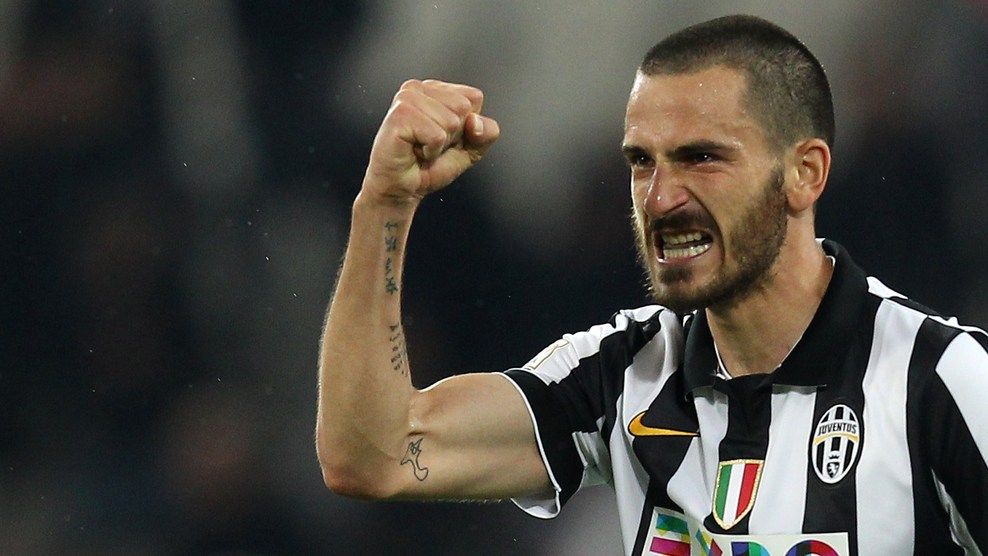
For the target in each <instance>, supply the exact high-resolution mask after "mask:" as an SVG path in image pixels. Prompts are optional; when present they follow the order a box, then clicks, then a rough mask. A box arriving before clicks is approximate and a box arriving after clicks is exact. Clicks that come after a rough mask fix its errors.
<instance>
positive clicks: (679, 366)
mask: <svg viewBox="0 0 988 556" xmlns="http://www.w3.org/2000/svg"><path fill="white" fill-rule="evenodd" d="M482 104H483V96H482V94H481V92H480V91H478V90H477V89H474V88H472V87H467V86H464V85H452V84H447V83H441V82H437V81H424V82H418V81H409V82H407V83H405V84H404V85H403V86H402V88H401V90H400V91H399V92H398V94H397V95H396V96H395V99H394V103H393V104H392V106H391V110H390V111H389V112H388V114H387V116H386V117H385V119H384V122H383V124H382V126H381V129H380V131H379V133H378V135H377V137H376V139H375V141H374V146H373V149H372V151H371V157H370V163H369V165H368V168H367V173H366V176H365V178H364V183H363V187H362V190H361V192H360V194H359V195H358V197H357V199H356V201H355V202H354V206H353V222H352V228H351V236H350V244H349V247H348V250H347V255H346V259H345V262H344V264H343V268H342V270H341V274H340V277H339V282H338V284H337V290H336V294H335V297H334V300H333V303H332V304H331V307H330V310H329V315H328V319H327V324H326V330H325V333H324V336H323V341H322V349H321V353H320V363H321V368H320V399H319V417H318V423H317V448H318V453H319V459H320V462H321V464H322V469H323V474H324V477H325V480H326V483H327V485H328V486H329V487H330V488H331V489H333V490H334V491H336V492H339V493H341V494H347V495H353V496H361V497H370V498H389V499H450V498H455V499H492V498H494V499H499V498H507V497H510V498H513V499H514V501H515V503H516V504H518V505H519V506H520V507H521V508H523V509H524V510H525V511H527V512H529V513H530V514H532V515H535V516H539V517H553V516H555V515H556V514H557V513H558V512H559V510H560V508H561V506H562V505H564V504H565V503H566V501H567V500H568V499H569V498H570V497H571V496H572V495H573V494H574V493H575V492H576V491H577V490H578V489H579V488H581V487H584V486H587V485H592V484H595V483H602V482H606V483H609V484H611V485H613V487H614V489H615V491H616V494H617V501H618V510H619V517H620V520H621V529H622V536H623V540H624V545H625V552H626V553H628V554H721V553H730V554H774V555H787V554H788V555H800V554H816V555H825V554H826V555H829V554H840V555H846V554H910V553H935V554H954V553H956V554H962V553H969V554H978V553H980V552H981V551H984V550H985V549H986V548H988V505H986V504H985V503H984V502H983V501H982V497H983V496H984V495H985V493H988V467H986V457H985V456H986V455H988V408H986V406H985V404H983V403H982V402H981V399H980V398H981V397H982V396H983V395H984V394H986V393H988V354H986V349H985V348H986V346H988V337H986V335H985V333H984V332H982V331H980V330H977V329H974V328H968V327H962V326H960V325H958V324H957V323H956V321H954V320H946V319H943V318H941V317H938V316H936V315H933V314H931V312H930V311H928V310H926V309H924V308H922V307H921V306H918V305H917V304H915V303H913V302H911V301H909V300H907V299H906V298H904V297H902V296H901V295H899V294H897V293H896V292H894V291H892V290H890V289H888V288H887V287H885V286H884V285H882V284H881V283H880V282H879V281H877V280H876V279H874V278H870V277H867V276H866V275H865V274H864V272H863V271H862V270H861V269H859V268H858V267H857V266H856V265H855V263H854V262H853V261H852V260H851V258H850V256H849V255H848V254H847V253H846V252H845V251H844V250H843V249H842V248H841V247H840V246H838V245H837V244H836V243H833V242H830V241H821V240H817V239H816V237H815V233H814V224H813V216H814V205H815V203H816V201H817V199H818V198H819V197H820V195H821V194H822V193H823V190H824V188H825V185H826V182H827V175H828V172H829V169H830V146H831V144H832V142H833V108H832V104H831V96H830V89H829V85H828V83H827V79H826V77H825V75H824V73H823V70H822V68H821V67H820V65H819V63H818V62H817V60H816V59H815V58H814V57H813V55H812V54H811V53H810V52H809V50H807V49H806V47H805V46H803V45H802V44H801V43H800V42H799V41H798V40H797V39H796V38H794V37H793V36H792V35H790V34H789V33H787V32H786V31H784V30H782V29H780V28H778V27H776V26H775V25H773V24H771V23H768V22H766V21H763V20H760V19H757V18H753V17H748V16H731V17H725V18H720V19H716V20H713V21H709V22H706V23H702V24H699V25H695V26H693V27H690V28H688V29H685V30H683V31H680V32H679V33H676V34H674V35H672V36H670V37H669V38H667V39H665V40H664V41H662V42H660V43H659V44H658V45H656V46H655V47H654V48H653V49H652V50H651V51H650V52H649V53H648V55H647V56H646V57H645V60H644V61H643V62H642V64H641V66H640V67H639V71H638V73H637V75H636V77H635V81H634V84H633V87H632V91H631V95H630V98H629V101H628V107H627V112H626V118H625V134H624V141H623V147H622V148H623V151H624V154H625V156H626V158H627V161H628V165H629V168H630V171H631V196H632V203H633V207H634V222H635V228H636V230H637V236H638V243H639V251H640V254H641V259H642V262H643V264H644V266H645V267H646V269H647V271H648V274H649V277H650V282H651V289H652V293H653V295H654V297H655V300H656V302H657V305H654V306H649V307H642V308H639V309H634V310H625V311H620V312H619V313H617V314H616V315H615V316H614V318H613V319H612V320H611V322H610V323H608V324H604V325H600V326H595V327H592V328H590V329H589V330H588V331H586V332H582V333H578V334H571V335H565V336H563V338H562V339H561V340H559V341H557V342H556V343H554V344H552V345H550V346H549V347H547V348H546V349H545V350H544V351H543V352H542V353H540V354H539V355H537V356H536V357H535V358H534V359H532V360H531V361H530V362H529V363H528V364H527V365H525V366H524V367H523V368H520V369H512V370H509V371H507V372H506V373H489V374H468V375H461V376H456V377H453V378H450V379H447V380H444V381H441V382H439V383H437V384H435V385H433V386H432V387H430V388H427V389H425V390H421V391H418V390H416V389H414V388H413V387H412V385H411V382H410V380H409V373H410V371H409V368H408V362H407V357H406V353H405V343H404V336H403V333H402V328H401V318H400V317H401V315H400V309H399V298H400V295H401V270H402V266H403V263H404V253H405V244H406V240H407V237H408V230H409V226H410V224H411V220H412V217H413V215H414V213H415V210H416V207H417V206H418V203H419V202H420V201H421V199H422V198H423V197H424V196H425V195H427V194H429V193H431V192H433V191H436V190H438V189H441V188H442V187H445V186H446V185H448V184H449V183H450V182H451V181H452V180H453V179H455V178H456V177H457V176H459V175H460V174H461V173H462V172H463V171H465V170H466V169H467V168H469V167H470V166H471V165H472V164H474V163H475V162H477V161H478V160H480V158H481V157H482V156H483V155H484V153H485V152H486V151H487V149H488V148H489V147H490V146H491V144H492V143H493V142H494V141H495V140H496V139H497V137H498V134H499V129H498V125H497V122H495V121H494V120H493V119H491V118H489V117H487V116H484V115H481V109H482Z"/></svg>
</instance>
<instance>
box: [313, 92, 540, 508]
mask: <svg viewBox="0 0 988 556" xmlns="http://www.w3.org/2000/svg"><path fill="white" fill-rule="evenodd" d="M482 104H483V94H482V93H481V91H480V90H478V89H475V88H473V87H468V86H465V85H454V84H449V83H442V82H438V81H422V82H420V81H408V82H406V83H405V84H404V85H402V87H401V89H400V90H399V91H398V93H397V94H396V95H395V98H394V102H393V103H392V105H391V109H390V110H389V111H388V114H387V116H386V117H385V119H384V122H383V123H382V124H381V128H380V130H379V131H378V134H377V137H376V138H375V140H374V146H373V148H372V151H371V157H370V163H369V164H368V167H367V172H366V174H365V176H364V182H363V185H362V188H361V191H360V194H359V195H358V196H357V199H356V200H355V202H354V205H353V219H352V224H351V229H350V241H349V245H348V247H347V253H346V258H345V259H344V262H343V268H342V270H341V271H340V276H339V280H338V282H337V285H336V292H335V294H334V296H333V301H332V303H331V304H330V308H329V313H328V315H327V319H326V327H325V331H324V333H323V337H322V345H321V350H320V354H319V410H318V418H317V424H316V447H317V452H318V454H319V462H320V465H321V467H322V472H323V477H324V479H325V481H326V484H327V486H329V488H331V489H332V490H334V491H336V492H338V493H341V494H346V495H351V496H361V497H370V498H421V499H428V498H458V499H489V498H504V497H509V496H524V495H530V494H536V493H547V492H551V485H550V482H549V478H548V475H547V473H546V471H545V468H544V466H543V464H542V460H541V457H540V455H539V451H538V446H537V444H536V440H535V434H534V430H533V426H532V424H531V421H530V419H529V414H528V410H527V408H526V405H525V402H524V401H523V400H522V398H521V396H520V394H519V393H518V392H517V390H516V389H515V387H514V386H513V385H512V383H511V382H509V381H508V380H507V379H506V378H504V377H502V376H499V375H497V374H493V373H488V374H471V375H461V376H456V377H453V378H450V379H447V380H444V381H441V382H439V383H437V384H435V385H433V386H432V387H430V388H427V389H425V390H421V391H419V390H416V389H415V388H414V387H413V386H412V383H411V379H410V369H409V365H408V357H407V354H406V350H405V337H404V333H403V330H402V325H401V308H400V301H401V287H402V283H401V273H402V268H403V266H404V260H405V245H406V241H407V238H408V232H409V227H410V225H411V222H412V217H413V215H414V214H415V210H416V208H417V207H418V204H419V202H420V201H421V200H422V198H423V197H424V196H425V195H427V194H429V193H431V192H433V191H436V190H439V189H441V188H443V187H445V186H447V185H448V184H449V183H450V182H452V181H453V180H454V179H455V178H456V177H458V176H459V175H460V174H462V173H463V172H464V171H465V170H466V169H467V168H469V167H470V166H472V165H473V164H474V163H475V162H477V161H478V160H480V158H481V157H482V156H483V155H484V153H485V152H486V151H487V149H488V148H490V146H491V145H492V144H493V143H494V141H496V140H497V138H498V135H499V128H498V125H497V122H495V121H494V120H493V119H491V118H488V117H485V116H481V115H480V112H481V108H482ZM440 248H441V247H440Z"/></svg>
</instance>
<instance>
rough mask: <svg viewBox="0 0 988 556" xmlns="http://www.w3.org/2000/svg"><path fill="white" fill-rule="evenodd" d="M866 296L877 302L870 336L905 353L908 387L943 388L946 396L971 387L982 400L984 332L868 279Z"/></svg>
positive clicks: (986, 384)
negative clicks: (881, 338)
mask: <svg viewBox="0 0 988 556" xmlns="http://www.w3.org/2000/svg"><path fill="white" fill-rule="evenodd" d="M868 291H869V293H870V294H872V295H874V296H876V297H877V298H879V300H880V303H881V305H880V306H879V314H878V315H876V323H875V326H876V337H877V335H878V334H883V335H884V336H885V337H886V338H893V339H894V340H895V344H899V345H901V348H900V349H908V350H909V355H908V361H909V381H910V382H911V383H913V387H917V386H920V385H923V386H924V387H926V388H928V387H934V388H939V387H941V386H943V387H946V389H947V391H949V392H950V394H951V395H959V393H960V392H959V390H961V389H965V388H967V389H971V388H974V389H976V390H977V391H978V392H979V394H985V395H988V334H986V332H985V331H984V330H982V329H981V328H978V327H975V326H969V325H965V324H962V323H961V322H959V321H958V320H957V318H955V317H950V316H946V315H942V314H940V313H938V312H936V311H934V310H932V309H930V308H928V307H926V306H924V305H922V304H921V303H917V302H916V301H913V300H912V299H909V298H907V297H906V296H904V295H902V294H900V293H898V292H896V291H895V290H892V289H891V288H889V287H887V286H885V285H884V284H882V283H881V282H880V281H879V280H878V279H876V278H873V277H869V278H868ZM903 344H904V345H903ZM924 389H925V388H924Z"/></svg>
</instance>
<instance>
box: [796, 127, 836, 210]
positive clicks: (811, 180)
mask: <svg viewBox="0 0 988 556" xmlns="http://www.w3.org/2000/svg"><path fill="white" fill-rule="evenodd" d="M792 157H793V158H792V166H790V168H791V171H792V172H793V174H795V178H796V179H795V180H794V181H793V182H791V183H790V184H789V187H787V191H786V194H787V197H788V199H789V207H790V208H791V209H792V210H793V211H795V212H802V211H804V210H806V209H808V208H812V207H813V204H814V203H816V200H817V199H819V198H820V195H822V194H823V190H824V188H825V187H826V186H827V176H828V175H829V174H830V147H828V146H827V143H826V142H824V141H823V140H822V139H806V140H804V141H801V142H799V143H798V144H797V145H796V148H795V150H793V151H792Z"/></svg>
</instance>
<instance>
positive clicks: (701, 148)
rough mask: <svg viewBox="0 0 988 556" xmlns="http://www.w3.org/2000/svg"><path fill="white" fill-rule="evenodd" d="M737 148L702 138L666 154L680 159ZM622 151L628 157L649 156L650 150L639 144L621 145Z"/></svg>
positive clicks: (674, 158)
mask: <svg viewBox="0 0 988 556" xmlns="http://www.w3.org/2000/svg"><path fill="white" fill-rule="evenodd" d="M735 150H737V148H736V147H735V146H733V145H730V144H727V143H720V142H717V141H710V140H705V139H701V140H698V141H692V142H690V143H686V144H685V145H680V146H678V147H676V148H674V149H672V150H671V151H667V152H666V155H667V156H668V157H669V158H671V159H673V160H680V159H682V158H685V157H689V156H691V155H694V154H698V153H705V152H714V153H726V152H731V151H735ZM621 152H622V153H624V156H626V157H632V156H637V155H646V156H648V151H646V150H645V149H644V148H642V147H639V146H637V145H628V144H622V145H621Z"/></svg>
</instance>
